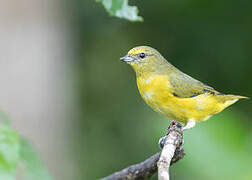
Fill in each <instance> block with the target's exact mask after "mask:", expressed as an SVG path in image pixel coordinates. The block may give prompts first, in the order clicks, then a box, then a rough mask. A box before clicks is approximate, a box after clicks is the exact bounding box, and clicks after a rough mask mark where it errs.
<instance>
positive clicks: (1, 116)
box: [0, 109, 10, 126]
mask: <svg viewBox="0 0 252 180" xmlns="http://www.w3.org/2000/svg"><path fill="white" fill-rule="evenodd" d="M0 122H1V123H2V124H4V125H7V126H9V125H10V118H9V116H8V115H7V114H6V113H5V112H4V111H2V110H1V109H0Z"/></svg>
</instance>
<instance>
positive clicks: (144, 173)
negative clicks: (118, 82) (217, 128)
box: [101, 121, 185, 180]
mask: <svg viewBox="0 0 252 180" xmlns="http://www.w3.org/2000/svg"><path fill="white" fill-rule="evenodd" d="M175 134H176V135H175ZM163 139H164V142H161V143H163V145H162V144H161V146H164V147H163V150H162V155H161V152H158V153H156V154H154V155H153V156H151V157H149V158H148V159H146V160H145V161H143V162H141V163H139V164H135V165H131V166H129V167H127V168H125V169H123V170H121V171H118V172H115V173H113V174H111V175H109V176H107V177H104V178H102V179H101V180H129V179H131V180H134V179H135V180H136V179H137V180H140V179H145V178H148V177H151V176H152V175H153V174H154V173H156V172H157V169H158V167H157V164H158V166H160V167H161V166H162V167H163V169H162V170H166V171H167V172H168V171H169V166H170V165H172V164H174V163H176V162H177V161H178V160H180V159H182V158H183V157H184V155H185V153H184V150H183V144H182V141H183V133H182V127H181V125H180V124H179V123H178V122H177V121H172V122H171V124H170V126H169V127H168V129H167V134H166V137H165V138H163ZM171 144H172V145H171ZM174 144H175V145H174ZM171 146H172V147H171ZM173 146H175V149H174V147H173ZM170 147H171V148H172V149H171V150H169V149H170ZM167 149H168V150H169V152H170V151H171V152H173V153H172V156H171V155H169V157H171V158H170V159H168V160H167V159H166V158H165V159H164V158H162V159H161V158H160V155H161V157H165V153H166V151H167ZM173 149H174V151H173ZM164 150H165V151H164ZM159 159H161V161H160V160H159ZM158 161H159V162H158ZM159 169H160V168H159ZM159 172H160V170H159ZM162 172H163V171H162Z"/></svg>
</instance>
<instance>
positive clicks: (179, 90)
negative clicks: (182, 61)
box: [170, 72, 220, 98]
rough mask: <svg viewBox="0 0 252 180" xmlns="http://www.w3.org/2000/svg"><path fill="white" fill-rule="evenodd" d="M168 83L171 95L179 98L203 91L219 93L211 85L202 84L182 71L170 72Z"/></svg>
mask: <svg viewBox="0 0 252 180" xmlns="http://www.w3.org/2000/svg"><path fill="white" fill-rule="evenodd" d="M170 85H171V86H172V89H173V95H174V96H177V97H181V98H190V97H195V96H198V95H200V94H204V93H210V94H220V93H219V92H218V91H216V90H215V89H213V88H212V87H210V86H207V85H205V84H203V83H202V82H200V81H198V80H196V79H194V78H192V77H190V76H188V75H187V74H185V73H183V72H178V73H176V74H171V75H170Z"/></svg>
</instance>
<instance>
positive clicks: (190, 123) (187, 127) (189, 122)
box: [182, 119, 196, 131]
mask: <svg viewBox="0 0 252 180" xmlns="http://www.w3.org/2000/svg"><path fill="white" fill-rule="evenodd" d="M195 124H196V122H195V121H194V120H192V119H189V120H188V122H187V123H186V125H185V126H184V127H183V128H182V130H183V131H184V130H187V129H191V128H193V127H194V126H195Z"/></svg>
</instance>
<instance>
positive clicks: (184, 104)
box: [120, 46, 247, 130]
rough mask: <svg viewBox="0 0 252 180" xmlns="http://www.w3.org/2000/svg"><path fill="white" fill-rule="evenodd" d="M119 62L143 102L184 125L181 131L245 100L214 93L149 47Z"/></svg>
mask: <svg viewBox="0 0 252 180" xmlns="http://www.w3.org/2000/svg"><path fill="white" fill-rule="evenodd" d="M120 59H121V60H122V61H125V62H127V63H128V64H130V65H131V66H132V67H133V69H134V70H135V72H136V80H137V86H138V90H139V92H140V94H141V96H142V98H143V99H144V101H145V102H146V103H147V104H148V105H149V106H150V107H151V108H152V109H154V110H155V111H157V112H159V113H161V114H163V115H164V116H166V117H167V118H168V119H170V120H171V119H174V120H177V121H179V122H182V123H184V124H185V126H184V127H183V130H185V129H190V128H192V127H194V126H195V124H196V122H201V121H205V120H207V119H209V118H210V117H211V116H212V115H213V114H217V113H219V112H221V111H222V110H224V109H225V108H226V107H228V106H230V105H232V104H233V103H235V102H236V101H238V100H239V99H242V98H247V97H244V96H236V95H229V94H228V95H226V94H222V93H220V92H218V91H216V90H215V89H213V88H212V87H210V86H207V85H205V84H203V83H202V82H200V81H198V80H196V79H194V78H192V77H190V76H188V75H187V74H185V73H183V72H181V71H180V70H179V69H177V68H176V67H174V66H173V65H172V64H170V63H169V62H168V61H167V60H166V59H165V58H164V57H163V56H162V55H161V54H160V53H159V52H158V51H157V50H155V49H153V48H151V47H148V46H138V47H135V48H133V49H131V50H130V51H129V52H128V54H127V55H126V56H124V57H122V58H120Z"/></svg>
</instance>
